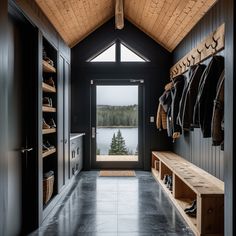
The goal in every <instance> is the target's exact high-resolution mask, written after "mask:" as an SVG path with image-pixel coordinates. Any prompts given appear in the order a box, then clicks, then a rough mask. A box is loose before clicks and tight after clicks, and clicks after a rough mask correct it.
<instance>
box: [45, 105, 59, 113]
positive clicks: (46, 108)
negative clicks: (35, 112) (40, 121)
mask: <svg viewBox="0 0 236 236" xmlns="http://www.w3.org/2000/svg"><path fill="white" fill-rule="evenodd" d="M42 110H43V112H56V111H57V109H56V108H55V107H45V106H43V107H42Z"/></svg>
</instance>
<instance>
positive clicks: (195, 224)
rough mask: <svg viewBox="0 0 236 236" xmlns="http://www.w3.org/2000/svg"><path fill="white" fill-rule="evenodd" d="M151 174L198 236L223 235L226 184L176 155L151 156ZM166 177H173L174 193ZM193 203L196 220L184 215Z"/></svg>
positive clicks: (169, 153)
mask: <svg viewBox="0 0 236 236" xmlns="http://www.w3.org/2000/svg"><path fill="white" fill-rule="evenodd" d="M152 174H153V176H154V178H155V179H156V180H157V181H158V182H159V183H160V184H161V186H162V187H163V189H164V190H165V192H166V193H167V194H168V196H169V197H170V199H171V200H172V202H173V203H174V205H175V206H176V208H177V209H178V210H179V212H180V214H181V215H182V216H183V218H184V219H185V220H186V222H187V223H188V225H189V226H190V228H191V229H192V230H193V232H194V233H195V234H196V235H223V234H224V182H222V181H221V180H219V179H217V178H216V177H214V176H212V175H211V174H209V173H207V172H206V171H204V170H202V169H200V168H199V167H197V166H195V165H194V164H192V163H190V162H188V161H187V160H185V159H184V158H182V157H180V156H178V155H177V154H175V153H173V152H155V151H153V152H152ZM165 175H171V176H172V179H173V181H172V182H173V183H172V184H173V187H172V191H170V190H169V189H168V188H167V187H166V185H165V184H164V182H163V179H164V176H165ZM194 200H197V214H196V217H194V216H189V215H187V214H186V213H185V211H184V209H185V208H187V207H189V206H190V205H191V203H192V202H193V201H194Z"/></svg>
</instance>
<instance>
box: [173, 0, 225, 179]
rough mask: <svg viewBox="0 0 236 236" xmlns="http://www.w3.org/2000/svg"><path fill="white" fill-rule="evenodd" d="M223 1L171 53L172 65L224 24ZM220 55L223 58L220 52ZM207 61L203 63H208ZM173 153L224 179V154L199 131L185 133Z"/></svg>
mask: <svg viewBox="0 0 236 236" xmlns="http://www.w3.org/2000/svg"><path fill="white" fill-rule="evenodd" d="M224 7H225V5H224V1H218V2H217V3H216V5H214V6H213V8H212V9H210V11H209V12H208V13H207V14H206V15H205V16H204V17H203V18H202V20H201V21H200V22H199V23H198V24H197V25H196V26H195V27H194V29H193V30H192V31H191V32H190V33H189V34H188V35H187V37H186V38H185V39H184V40H183V41H182V42H181V43H180V45H179V46H178V47H177V48H176V49H175V50H174V52H173V64H175V63H176V62H177V61H178V60H179V59H181V58H182V57H183V56H185V55H186V54H187V53H188V52H189V51H190V50H191V49H192V48H194V47H196V46H197V44H198V43H200V42H201V41H202V40H203V39H204V38H205V37H207V36H208V35H209V34H210V33H211V32H212V31H214V30H215V29H217V27H219V26H220V25H221V24H222V23H224V22H225V20H224V19H225V16H224V11H222V9H224ZM220 54H221V55H223V56H225V52H224V51H222V52H221V53H220ZM208 62H209V60H207V61H205V62H204V63H206V64H207V63H208ZM174 151H175V152H176V153H178V154H179V155H181V156H183V157H184V158H186V159H187V160H189V161H191V162H192V163H194V164H196V165H197V166H199V167H201V168H203V169H204V170H206V171H208V172H209V173H211V174H212V175H214V176H216V177H217V178H220V179H221V180H223V179H224V152H223V151H221V150H220V148H219V147H213V146H212V145H211V138H203V137H202V133H201V131H200V129H195V130H194V132H187V133H185V134H184V135H182V137H181V138H180V139H179V140H177V142H176V144H175V145H174Z"/></svg>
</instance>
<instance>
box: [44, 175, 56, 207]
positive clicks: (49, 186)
mask: <svg viewBox="0 0 236 236" xmlns="http://www.w3.org/2000/svg"><path fill="white" fill-rule="evenodd" d="M53 184H54V175H52V176H50V177H49V178H47V179H44V180H43V204H46V203H47V202H48V201H49V200H50V198H51V197H52V193H53Z"/></svg>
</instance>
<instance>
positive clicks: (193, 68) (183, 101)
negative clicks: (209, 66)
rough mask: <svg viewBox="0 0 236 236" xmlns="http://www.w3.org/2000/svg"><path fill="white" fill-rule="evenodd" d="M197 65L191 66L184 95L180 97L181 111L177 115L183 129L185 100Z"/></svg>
mask: <svg viewBox="0 0 236 236" xmlns="http://www.w3.org/2000/svg"><path fill="white" fill-rule="evenodd" d="M196 67H197V66H195V65H194V66H191V67H190V68H189V71H188V74H187V76H186V82H185V86H184V89H183V93H182V97H181V99H180V104H179V113H178V116H177V124H179V125H180V126H181V128H182V130H183V115H184V108H185V102H186V97H187V92H188V87H189V83H190V81H191V78H192V75H193V73H194V71H195V69H196Z"/></svg>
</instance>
